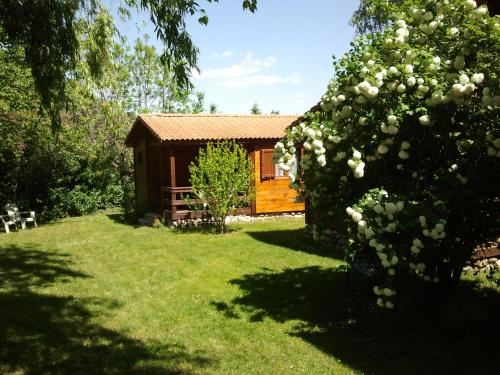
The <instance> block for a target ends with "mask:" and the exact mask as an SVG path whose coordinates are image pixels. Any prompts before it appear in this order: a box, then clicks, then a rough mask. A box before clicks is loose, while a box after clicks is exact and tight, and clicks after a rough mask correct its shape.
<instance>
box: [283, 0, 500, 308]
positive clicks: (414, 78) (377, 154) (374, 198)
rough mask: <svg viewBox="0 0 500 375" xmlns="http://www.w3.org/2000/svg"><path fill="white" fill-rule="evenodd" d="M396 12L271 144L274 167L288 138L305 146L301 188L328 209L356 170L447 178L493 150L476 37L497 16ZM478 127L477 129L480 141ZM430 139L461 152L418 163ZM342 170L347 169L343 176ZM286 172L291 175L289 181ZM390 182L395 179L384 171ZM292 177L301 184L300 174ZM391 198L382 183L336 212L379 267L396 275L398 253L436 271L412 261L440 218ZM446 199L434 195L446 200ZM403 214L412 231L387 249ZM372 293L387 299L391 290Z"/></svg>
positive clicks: (492, 85)
mask: <svg viewBox="0 0 500 375" xmlns="http://www.w3.org/2000/svg"><path fill="white" fill-rule="evenodd" d="M410 4H411V5H410ZM409 5H410V6H411V8H408V6H409ZM401 10H402V11H401V12H400V13H399V14H398V19H396V20H394V22H393V23H391V24H390V26H388V27H387V29H386V30H385V32H384V33H382V34H374V35H372V37H371V38H366V37H361V38H360V39H359V40H358V41H357V42H356V44H355V47H353V49H352V50H351V51H350V52H349V53H346V54H345V55H344V56H343V57H342V58H341V59H340V60H337V62H336V63H335V67H336V68H335V69H336V78H335V79H333V80H331V81H330V82H329V85H328V88H327V91H326V93H325V94H324V95H323V97H322V99H321V103H320V105H321V108H322V110H323V112H322V113H321V114H310V115H309V116H310V117H307V116H306V118H307V119H306V120H303V122H302V123H300V124H299V125H298V126H295V127H293V128H292V129H291V130H290V131H289V133H288V136H287V138H286V139H287V141H283V142H281V144H278V145H277V147H276V148H275V152H276V155H277V156H276V157H277V160H278V161H279V162H280V163H281V164H280V166H284V167H285V168H284V169H286V167H287V166H288V167H290V165H289V161H290V160H292V159H293V160H295V154H296V152H297V150H295V148H293V149H292V148H290V145H295V144H300V143H301V144H302V145H303V148H304V155H303V156H302V157H301V162H300V166H301V173H302V176H301V177H302V178H301V179H300V184H301V185H300V192H301V194H303V196H306V197H307V198H308V199H309V200H310V202H312V204H313V205H314V206H315V207H317V208H318V209H320V210H321V209H324V210H325V211H326V212H328V215H329V216H331V215H330V212H332V213H333V210H331V204H332V203H327V202H334V201H335V200H336V198H337V197H340V198H341V200H340V201H343V202H346V201H347V202H349V192H350V191H353V190H354V191H358V192H359V190H356V189H351V187H350V184H356V183H357V182H356V181H357V180H359V179H361V178H363V179H362V180H363V181H364V182H365V183H366V186H370V188H373V187H374V186H383V185H385V186H389V185H388V184H387V183H386V182H384V181H383V178H384V177H383V176H384V173H395V176H398V178H402V179H404V178H408V179H411V177H413V179H411V180H410V181H406V183H409V185H411V186H413V184H420V183H422V181H434V180H436V181H437V180H438V179H440V178H443V177H446V178H449V174H448V175H446V176H444V174H443V173H442V171H443V170H444V171H447V169H448V166H449V165H455V163H459V164H460V163H463V162H466V160H467V158H468V157H469V158H470V156H468V155H477V154H481V155H482V156H484V155H485V152H486V153H487V155H489V157H488V158H485V159H487V160H486V161H484V160H482V161H484V162H488V163H489V162H494V160H492V159H491V158H490V157H493V158H498V157H500V138H498V135H499V134H498V131H497V129H496V128H495V127H494V126H495V124H494V118H495V116H497V117H496V118H498V112H497V111H498V106H499V105H500V95H499V94H500V85H499V82H498V76H499V74H498V73H497V72H496V71H495V72H493V71H492V70H491V68H488V66H490V67H492V66H493V65H491V61H486V60H485V58H484V56H485V54H483V51H482V52H481V53H479V51H481V49H478V41H479V40H484V38H490V39H492V37H491V35H498V32H499V30H500V26H499V22H498V18H496V19H494V18H490V17H489V15H488V12H487V8H486V7H484V6H481V7H477V5H476V3H475V2H474V1H472V0H411V1H409V2H404V3H403V4H402V5H401ZM490 42H491V41H490ZM481 43H482V42H481ZM488 64H490V65H488ZM494 68H495V67H494ZM481 116H484V117H485V118H487V121H484V122H483V121H482V118H483V117H481ZM478 118H480V119H481V121H477V119H478ZM485 133H486V139H478V136H480V137H483V135H484V134H485ZM288 140H290V141H291V143H287V142H288ZM434 141H436V143H435V144H434V143H433V142H434ZM410 142H411V143H410ZM429 142H430V143H431V144H429ZM440 142H441V145H443V144H448V145H453V144H456V149H455V150H450V152H449V153H446V154H447V155H460V156H450V159H449V160H446V163H449V164H445V168H444V169H443V168H441V167H440V168H441V169H440V170H439V171H438V170H436V171H432V170H431V169H432V168H433V166H425V167H423V166H422V165H419V166H418V167H417V163H418V161H419V160H427V159H428V158H432V157H434V156H435V157H440V158H441V157H442V156H444V154H443V155H438V154H436V155H427V154H425V153H427V152H429V150H436V149H437V148H434V146H437V145H438V143H440ZM285 145H286V146H285ZM427 146H429V147H427ZM440 147H441V146H440ZM478 148H480V150H481V151H480V152H479V153H478V152H476V150H477V149H478ZM471 150H472V151H473V152H470V151H471ZM431 152H433V151H431ZM469 152H470V153H469ZM410 156H411V157H410ZM445 157H447V156H445ZM344 159H346V162H343V160H344ZM439 163H440V161H437V160H436V163H429V164H431V165H432V164H436V165H438V164H439ZM441 164H442V163H441ZM367 168H368V170H369V171H370V172H372V168H374V170H373V173H369V174H368V173H365V172H367ZM391 168H394V169H391ZM398 171H400V172H398ZM465 171H466V172H465ZM379 172H381V173H380V179H381V180H380V181H381V182H376V181H374V180H373V177H374V176H377V174H378V173H379ZM458 172H459V171H458V167H457V168H452V170H450V171H449V173H451V175H452V176H454V178H455V177H456V179H457V181H458V182H459V184H457V185H456V186H455V188H456V189H460V187H461V186H460V184H463V185H465V186H466V184H470V185H471V184H472V183H473V182H475V178H476V177H475V176H474V174H473V173H472V172H469V170H468V169H467V168H462V169H461V170H460V172H461V173H458ZM351 173H352V175H353V176H354V177H355V178H354V179H348V176H350V175H351ZM291 178H293V181H292V182H295V181H296V180H297V179H296V177H295V176H293V177H291ZM390 180H394V179H393V175H391V176H390ZM469 180H470V182H469ZM441 181H442V180H441ZM391 183H392V182H391ZM429 183H430V182H429ZM295 186H296V187H299V185H298V183H297V184H295ZM353 186H354V185H353ZM357 186H360V185H357ZM298 190H299V189H298ZM343 190H345V192H344V191H343ZM384 193H385V194H384ZM356 194H358V193H356ZM410 195H411V194H410ZM400 197H403V198H404V199H399V198H398V199H394V198H393V197H391V198H390V199H389V197H388V195H387V193H386V192H383V191H381V192H380V194H378V195H371V197H369V198H368V200H367V202H366V206H364V205H363V204H361V203H360V202H361V201H360V202H356V200H357V199H358V198H359V195H357V197H356V198H355V199H353V201H352V203H351V204H352V205H355V208H352V207H348V208H347V210H346V211H347V213H348V215H349V217H350V219H351V220H352V223H351V230H352V232H353V233H351V234H352V235H353V240H355V241H357V242H361V243H364V244H367V245H368V247H370V248H373V249H375V251H376V252H377V255H378V257H379V259H380V263H381V265H382V266H383V267H384V269H385V271H386V274H387V275H388V276H393V275H394V274H395V272H396V268H395V265H396V264H398V262H399V261H402V262H405V264H408V258H407V257H410V259H413V258H414V259H413V262H412V263H411V264H410V268H411V269H412V272H414V273H416V274H419V275H422V277H424V279H426V277H427V278H429V280H431V279H432V280H434V278H432V277H431V276H430V275H426V274H425V273H424V271H426V272H430V271H429V270H428V269H426V264H424V263H423V262H422V261H421V260H422V259H424V258H423V253H425V254H427V253H428V252H429V251H430V249H431V248H432V247H433V246H439V244H440V243H441V241H442V240H443V239H444V238H446V231H445V228H446V225H447V223H446V221H445V220H444V219H435V218H436V216H429V217H428V218H425V217H424V216H421V218H418V215H419V214H420V212H423V211H421V210H418V211H412V209H409V208H411V207H413V205H414V203H412V202H414V201H415V200H412V199H411V198H410V197H409V196H405V195H403V194H402V195H400ZM446 197H447V195H446V194H445V195H444V196H442V197H441V199H443V200H444V201H446V199H447V198H446ZM418 199H420V198H418ZM418 199H417V200H418ZM405 202H406V204H405ZM405 206H406V207H405ZM357 207H362V208H357ZM405 208H407V209H405ZM415 212H419V213H417V214H415ZM425 212H427V211H425ZM410 214H411V219H409V222H412V223H413V224H411V225H416V230H417V232H411V233H410V234H409V239H408V242H405V244H404V246H397V249H396V243H398V244H399V242H392V240H391V243H392V245H391V243H389V242H388V241H389V240H388V239H390V238H395V237H396V234H397V235H399V234H400V233H401V235H404V234H408V233H405V231H408V229H407V227H405V225H403V224H402V223H403V218H404V217H406V218H408V215H410ZM441 214H442V216H438V218H442V217H446V211H443V212H441V211H440V215H441ZM325 216H326V215H325ZM431 217H432V219H431ZM417 219H418V220H417ZM399 220H401V222H400V221H399ZM428 221H429V222H431V221H432V225H429V223H428ZM405 223H407V222H405ZM412 228H413V229H415V227H412ZM413 229H412V230H413ZM448 230H449V229H448ZM391 236H392V237H391ZM415 237H416V238H415ZM393 245H394V248H393V247H392V246H393ZM424 246H425V247H424ZM408 249H409V251H408ZM402 254H404V255H402ZM398 255H399V257H398ZM429 264H430V263H429ZM411 265H413V266H411ZM429 268H432V267H431V266H430V265H429ZM399 269H401V267H398V270H399ZM432 272H435V271H432ZM378 290H379V291H380V290H385V288H384V289H378ZM377 295H378V298H380V299H382V302H381V303H382V304H383V305H384V307H387V306H386V303H387V302H390V301H389V300H387V298H388V297H389V296H387V295H386V294H383V295H382V294H380V295H379V294H377ZM391 303H392V302H391ZM379 304H380V303H379ZM389 306H391V305H389Z"/></svg>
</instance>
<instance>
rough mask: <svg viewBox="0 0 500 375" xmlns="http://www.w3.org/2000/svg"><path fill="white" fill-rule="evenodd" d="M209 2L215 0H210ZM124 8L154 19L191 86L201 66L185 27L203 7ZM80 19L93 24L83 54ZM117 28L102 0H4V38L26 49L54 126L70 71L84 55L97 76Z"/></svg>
mask: <svg viewBox="0 0 500 375" xmlns="http://www.w3.org/2000/svg"><path fill="white" fill-rule="evenodd" d="M206 1H207V2H208V3H212V2H217V0H206ZM125 4H126V7H124V8H121V11H122V13H124V14H127V13H128V14H130V10H146V11H148V12H149V14H150V19H151V22H152V23H153V24H154V25H155V30H156V36H157V37H158V39H159V40H160V41H162V42H163V45H164V47H165V50H164V51H163V53H162V55H161V61H162V63H163V64H164V65H165V66H166V67H168V68H169V71H171V72H172V74H173V77H174V79H175V80H176V81H177V83H178V85H179V86H180V87H184V88H186V87H190V81H189V72H190V71H191V70H192V69H196V68H197V61H198V49H197V48H196V46H195V45H194V44H193V42H192V40H191V37H190V35H189V33H188V31H187V28H186V17H187V16H197V17H198V21H199V23H201V24H205V25H206V24H207V23H208V17H207V14H206V11H205V9H204V8H202V7H201V6H200V4H199V2H198V1H195V0H176V1H173V0H160V1H158V0H125ZM256 8H257V0H244V1H243V9H247V10H250V11H251V12H254V11H255V10H256ZM78 22H86V23H88V24H90V25H92V26H93V27H92V29H93V30H94V32H93V33H91V34H89V38H90V39H91V40H93V43H92V46H93V48H92V49H90V50H88V54H87V55H84V54H82V50H81V49H80V42H79V40H78V37H77V30H76V29H77V27H76V26H77V24H78ZM113 28H114V25H113V21H112V18H111V16H110V15H109V13H108V12H107V11H106V9H105V8H104V7H103V6H102V3H101V2H100V1H99V0H53V1H46V0H29V1H27V0H2V1H1V2H0V41H2V42H9V43H11V44H13V45H17V46H20V47H22V48H23V49H24V53H25V58H26V62H27V63H28V65H29V66H30V67H31V70H32V74H33V78H34V84H35V88H36V90H37V91H38V92H39V94H40V96H41V98H42V100H41V104H42V106H43V107H44V108H45V109H46V110H48V112H49V114H50V115H51V118H52V122H53V124H54V126H56V127H57V126H58V125H59V123H60V121H59V120H60V118H59V112H60V109H61V108H62V105H63V103H64V96H65V87H66V82H67V77H68V73H69V72H71V71H72V70H73V69H74V68H75V65H76V64H77V62H78V61H79V60H80V59H81V58H82V57H83V58H84V59H85V61H86V62H87V64H88V67H89V71H90V72H91V73H92V75H93V76H94V77H97V76H99V74H100V73H101V66H102V63H103V61H105V60H106V59H107V57H108V56H107V51H108V47H109V46H110V44H111V42H112V40H111V39H110V38H109V35H110V33H111V30H112V29H113Z"/></svg>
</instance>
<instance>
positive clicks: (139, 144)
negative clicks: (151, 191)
mask: <svg viewBox="0 0 500 375" xmlns="http://www.w3.org/2000/svg"><path fill="white" fill-rule="evenodd" d="M138 131H139V134H138V136H137V137H136V140H137V141H136V143H135V144H134V170H135V199H136V203H137V204H138V205H140V206H146V205H147V204H148V181H147V152H146V130H145V129H144V128H140V129H139V130H138Z"/></svg>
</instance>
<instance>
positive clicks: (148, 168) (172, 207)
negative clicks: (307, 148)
mask: <svg viewBox="0 0 500 375" xmlns="http://www.w3.org/2000/svg"><path fill="white" fill-rule="evenodd" d="M297 117H298V116H280V115H219V114H215V115H207V114H142V115H139V116H138V117H137V119H136V120H135V122H134V124H133V126H132V129H131V130H130V133H129V135H128V136H127V139H126V145H127V146H128V147H133V149H134V172H135V192H136V202H137V204H138V205H139V206H144V207H149V208H150V209H152V210H154V211H157V212H162V213H164V215H165V217H166V219H167V220H173V221H175V220H179V219H184V218H192V217H195V216H196V213H195V212H192V211H190V210H189V208H188V207H187V206H186V202H185V200H183V199H182V196H183V195H184V196H186V195H188V194H189V193H190V192H192V189H191V186H190V180H189V169H188V167H189V164H190V163H191V162H192V161H195V158H196V156H197V155H198V151H199V148H200V147H203V146H204V145H206V144H207V143H208V142H217V141H223V140H235V141H237V142H238V143H239V144H241V145H242V146H243V147H244V148H245V149H246V150H247V152H248V155H249V157H250V158H251V160H252V162H253V165H254V178H255V181H254V183H255V190H256V196H255V201H254V202H252V203H251V204H250V205H249V206H248V207H245V208H243V209H240V210H238V212H237V213H240V214H250V215H254V214H264V213H280V212H291V211H303V210H304V204H303V203H297V202H295V197H296V192H295V190H293V189H291V188H290V187H289V186H288V185H289V178H288V172H286V171H283V170H281V169H280V168H279V167H278V166H277V165H275V164H273V160H272V156H273V147H274V145H275V144H276V142H277V141H278V140H279V139H280V138H281V137H283V135H284V131H285V129H286V128H287V127H288V126H290V124H291V123H292V122H294V121H295V120H297ZM296 165H298V161H297V163H296Z"/></svg>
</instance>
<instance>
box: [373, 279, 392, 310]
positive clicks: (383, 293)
mask: <svg viewBox="0 0 500 375" xmlns="http://www.w3.org/2000/svg"><path fill="white" fill-rule="evenodd" d="M373 293H375V295H376V296H379V297H378V298H377V305H378V306H380V307H385V308H386V309H393V308H394V303H392V302H391V301H390V300H389V299H388V298H385V297H392V296H395V295H396V291H395V290H393V289H390V288H381V287H380V286H378V285H376V286H374V287H373Z"/></svg>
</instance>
